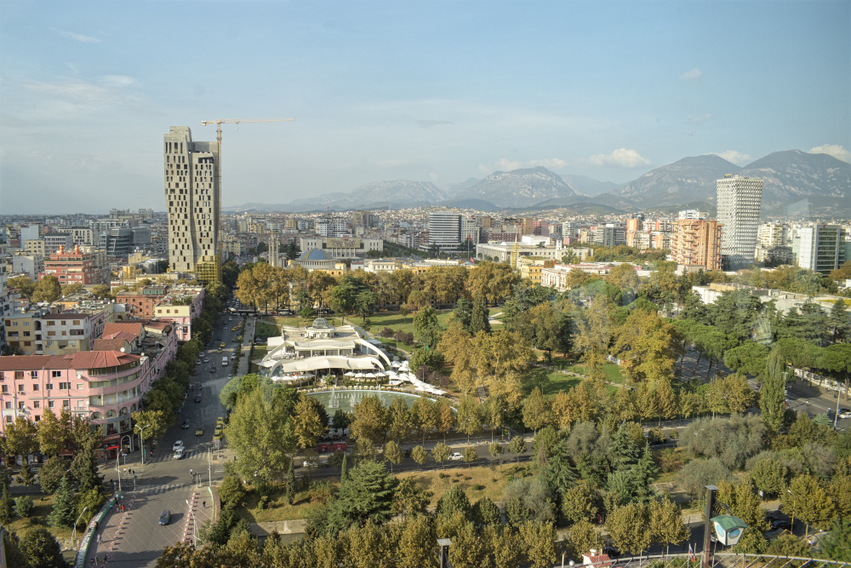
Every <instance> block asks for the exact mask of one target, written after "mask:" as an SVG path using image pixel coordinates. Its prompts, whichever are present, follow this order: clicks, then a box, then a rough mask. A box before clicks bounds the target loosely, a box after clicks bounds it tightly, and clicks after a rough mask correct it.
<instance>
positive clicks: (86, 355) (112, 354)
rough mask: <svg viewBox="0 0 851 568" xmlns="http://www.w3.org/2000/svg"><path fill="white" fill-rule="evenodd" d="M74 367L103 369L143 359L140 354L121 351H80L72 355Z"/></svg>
mask: <svg viewBox="0 0 851 568" xmlns="http://www.w3.org/2000/svg"><path fill="white" fill-rule="evenodd" d="M71 357H72V360H73V361H72V365H71V366H72V368H74V369H101V368H104V367H117V366H118V365H124V364H126V363H130V362H132V361H137V360H139V359H141V357H140V356H139V355H133V354H131V353H121V352H120V351H78V352H76V353H74V354H73V355H72V356H71Z"/></svg>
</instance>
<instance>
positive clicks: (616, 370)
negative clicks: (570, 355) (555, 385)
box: [564, 363, 625, 384]
mask: <svg viewBox="0 0 851 568" xmlns="http://www.w3.org/2000/svg"><path fill="white" fill-rule="evenodd" d="M564 370H565V371H571V372H574V373H579V374H580V375H585V374H586V373H587V372H588V370H587V369H586V368H585V365H583V364H581V363H579V364H576V365H567V366H565V367H564ZM603 372H604V373H605V374H606V380H607V381H609V382H610V383H618V384H624V383H625V379H624V377H623V375H621V370H620V367H618V366H617V365H615V364H614V363H606V364H604V365H603Z"/></svg>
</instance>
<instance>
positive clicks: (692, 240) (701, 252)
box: [670, 219, 723, 270]
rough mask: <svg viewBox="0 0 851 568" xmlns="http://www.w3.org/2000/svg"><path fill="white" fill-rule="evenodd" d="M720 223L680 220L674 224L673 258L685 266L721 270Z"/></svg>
mask: <svg viewBox="0 0 851 568" xmlns="http://www.w3.org/2000/svg"><path fill="white" fill-rule="evenodd" d="M722 231H723V228H722V226H721V224H720V223H718V221H703V220H695V219H680V220H678V221H677V222H676V223H674V232H673V236H672V238H671V249H670V250H671V256H672V257H673V260H674V262H676V263H677V264H680V265H683V266H702V267H704V269H705V270H720V269H721V234H722Z"/></svg>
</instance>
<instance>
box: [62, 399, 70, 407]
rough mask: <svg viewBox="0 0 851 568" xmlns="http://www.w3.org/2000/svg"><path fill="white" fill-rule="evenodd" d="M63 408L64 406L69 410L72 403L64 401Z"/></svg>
mask: <svg viewBox="0 0 851 568" xmlns="http://www.w3.org/2000/svg"><path fill="white" fill-rule="evenodd" d="M62 406H63V407H64V408H69V407H70V406H71V401H70V400H63V401H62Z"/></svg>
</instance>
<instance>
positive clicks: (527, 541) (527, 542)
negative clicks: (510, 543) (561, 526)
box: [519, 522, 556, 568]
mask: <svg viewBox="0 0 851 568" xmlns="http://www.w3.org/2000/svg"><path fill="white" fill-rule="evenodd" d="M519 532H520V538H521V539H522V540H523V545H524V548H525V551H526V560H527V561H528V562H529V565H530V566H532V567H533V568H548V567H549V566H552V565H553V564H554V563H555V561H556V550H555V540H556V531H555V527H554V526H553V525H552V524H551V523H542V522H527V523H523V524H521V525H520V531H519Z"/></svg>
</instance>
